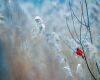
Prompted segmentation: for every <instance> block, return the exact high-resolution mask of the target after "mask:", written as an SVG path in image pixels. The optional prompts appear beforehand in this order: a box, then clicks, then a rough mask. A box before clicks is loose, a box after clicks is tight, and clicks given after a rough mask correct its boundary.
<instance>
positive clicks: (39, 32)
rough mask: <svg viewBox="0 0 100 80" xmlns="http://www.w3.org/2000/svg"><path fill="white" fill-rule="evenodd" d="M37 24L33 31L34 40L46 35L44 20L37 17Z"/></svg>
mask: <svg viewBox="0 0 100 80" xmlns="http://www.w3.org/2000/svg"><path fill="white" fill-rule="evenodd" d="M35 22H36V25H35V27H33V29H32V34H33V35H32V37H33V38H36V37H38V36H39V35H44V33H45V25H44V23H43V20H42V19H41V18H40V17H39V16H36V17H35Z"/></svg>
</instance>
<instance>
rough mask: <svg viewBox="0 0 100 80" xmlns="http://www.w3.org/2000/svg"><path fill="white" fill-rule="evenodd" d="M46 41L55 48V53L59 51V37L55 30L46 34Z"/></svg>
mask: <svg viewBox="0 0 100 80" xmlns="http://www.w3.org/2000/svg"><path fill="white" fill-rule="evenodd" d="M46 38H47V42H48V43H49V44H50V45H51V46H52V47H53V48H54V49H55V51H56V52H57V53H61V51H62V46H61V43H60V37H59V35H58V34H57V33H56V32H51V33H49V34H47V36H46Z"/></svg>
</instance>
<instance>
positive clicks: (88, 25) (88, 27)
mask: <svg viewBox="0 0 100 80" xmlns="http://www.w3.org/2000/svg"><path fill="white" fill-rule="evenodd" d="M85 6H86V13H87V30H88V31H89V34H90V40H91V43H93V41H92V35H91V28H90V23H89V13H88V7H87V1H86V0H85Z"/></svg>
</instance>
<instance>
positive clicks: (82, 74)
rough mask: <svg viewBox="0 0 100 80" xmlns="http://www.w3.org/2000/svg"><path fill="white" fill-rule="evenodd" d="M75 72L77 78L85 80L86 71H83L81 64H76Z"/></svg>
mask: <svg viewBox="0 0 100 80" xmlns="http://www.w3.org/2000/svg"><path fill="white" fill-rule="evenodd" d="M76 74H77V76H78V78H79V80H86V75H85V74H86V73H85V72H84V70H83V68H82V65H81V64H77V69H76Z"/></svg>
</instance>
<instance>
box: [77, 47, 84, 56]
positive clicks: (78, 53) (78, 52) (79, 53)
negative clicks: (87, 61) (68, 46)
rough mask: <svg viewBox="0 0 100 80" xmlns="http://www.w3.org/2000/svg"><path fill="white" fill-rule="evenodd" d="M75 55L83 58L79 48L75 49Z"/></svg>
mask: <svg viewBox="0 0 100 80" xmlns="http://www.w3.org/2000/svg"><path fill="white" fill-rule="evenodd" d="M75 53H76V54H77V55H79V56H83V52H82V50H81V49H80V48H76V51H75Z"/></svg>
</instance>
